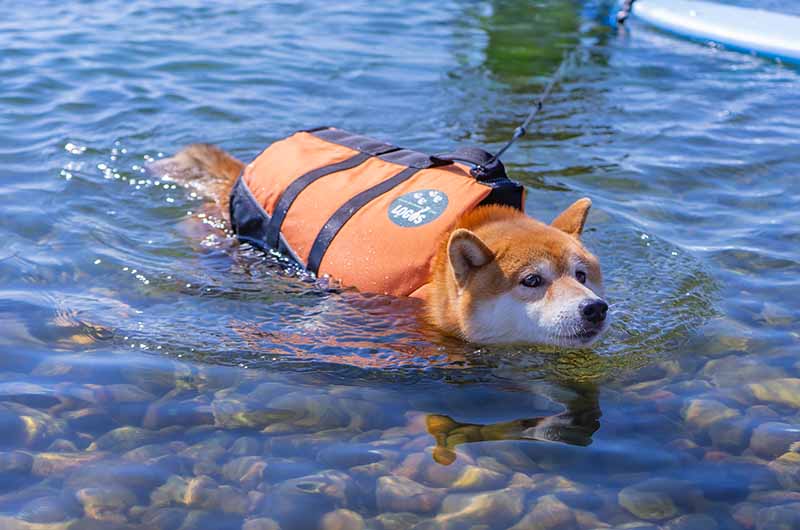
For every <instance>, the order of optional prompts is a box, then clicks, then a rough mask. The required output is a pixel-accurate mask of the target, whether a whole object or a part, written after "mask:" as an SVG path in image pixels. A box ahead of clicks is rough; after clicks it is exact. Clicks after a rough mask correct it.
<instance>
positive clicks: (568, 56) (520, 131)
mask: <svg viewBox="0 0 800 530" xmlns="http://www.w3.org/2000/svg"><path fill="white" fill-rule="evenodd" d="M577 51H578V49H577V48H574V49H573V50H571V51H570V52H569V53H565V54H564V58H563V59H561V64H559V65H558V69H557V70H556V71H555V73H554V74H553V75H552V77H551V78H550V81H548V82H547V85H546V86H545V88H544V91H543V92H542V94H541V95H540V96H539V98H538V99H537V100H536V101H535V102H534V104H533V108H532V109H531V111H530V113H529V114H528V117H527V118H525V121H523V122H522V124H521V125H520V126H519V127H517V128H516V129H514V134H513V135H512V136H511V139H510V140H509V141H508V142H506V145H504V146H503V147H502V148H501V149H500V150H499V151H497V153H495V154H494V155H492V157H491V158H490V159H489V160H488V161H487V162H486V163H485V164H482V166H484V167H486V166H491V165H492V164H493V163H494V162H496V161H497V159H498V158H500V156H501V155H502V154H503V153H505V152H506V151H507V150H508V148H509V147H511V146H512V145H514V142H516V141H517V140H519V139H520V138H522V137H523V136H525V134H526V133H527V132H528V127H529V126H530V124H531V122H533V120H534V118H536V115H537V114H539V111H541V110H542V108H543V107H544V103H545V101H547V98H548V97H549V96H550V93H551V92H552V91H553V88H554V87H555V86H556V85H557V84H558V83H560V82H561V80H562V79H563V77H564V72H566V70H567V66H569V65H571V64H572V63H573V62H574V60H575V57H576V56H577ZM476 169H484V168H476Z"/></svg>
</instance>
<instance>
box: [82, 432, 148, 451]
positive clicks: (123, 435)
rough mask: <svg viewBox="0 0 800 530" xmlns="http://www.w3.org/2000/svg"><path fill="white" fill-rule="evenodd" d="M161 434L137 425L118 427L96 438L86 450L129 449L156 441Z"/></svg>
mask: <svg viewBox="0 0 800 530" xmlns="http://www.w3.org/2000/svg"><path fill="white" fill-rule="evenodd" d="M160 437H161V436H160V435H159V433H158V432H155V431H150V430H148V429H142V428H139V427H130V426H128V427H119V428H117V429H114V430H112V431H109V432H107V433H106V434H104V435H103V436H101V437H100V438H98V439H96V440H95V441H94V442H93V443H92V444H91V445H89V447H88V448H87V450H88V451H97V450H112V451H114V452H123V451H130V450H131V449H134V448H136V447H139V446H142V445H147V444H151V443H153V442H157V441H158V440H159V438H160Z"/></svg>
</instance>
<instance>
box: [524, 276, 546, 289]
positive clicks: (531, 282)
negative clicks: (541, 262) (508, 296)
mask: <svg viewBox="0 0 800 530" xmlns="http://www.w3.org/2000/svg"><path fill="white" fill-rule="evenodd" d="M520 283H521V284H522V285H524V286H525V287H531V288H532V287H539V286H540V285H542V277H541V276H539V275H538V274H528V275H527V276H525V277H524V278H522V281H521V282H520Z"/></svg>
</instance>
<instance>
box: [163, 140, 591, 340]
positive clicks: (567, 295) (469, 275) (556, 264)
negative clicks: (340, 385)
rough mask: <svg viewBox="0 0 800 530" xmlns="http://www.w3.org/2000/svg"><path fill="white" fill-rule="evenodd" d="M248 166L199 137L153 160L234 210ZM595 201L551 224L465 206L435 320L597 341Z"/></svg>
mask: <svg viewBox="0 0 800 530" xmlns="http://www.w3.org/2000/svg"><path fill="white" fill-rule="evenodd" d="M244 167H245V166H244V164H243V163H242V162H241V161H239V160H237V159H236V158H234V157H233V156H231V155H229V154H228V153H226V152H225V151H223V150H222V149H220V148H218V147H216V146H213V145H209V144H194V145H191V146H189V147H187V148H185V149H184V150H182V151H181V152H179V153H178V154H176V155H175V156H173V157H172V158H168V159H164V160H161V161H159V162H157V163H156V165H155V167H154V168H153V169H154V170H155V171H157V172H160V173H162V174H168V175H169V176H170V177H171V178H173V179H175V180H178V181H182V182H184V183H186V184H188V185H191V186H193V187H194V188H195V189H197V190H199V191H200V192H201V193H203V194H204V195H206V196H208V197H210V198H212V199H213V200H214V201H215V202H216V204H217V205H218V206H219V207H220V209H221V212H220V213H221V214H222V216H223V217H226V218H227V215H228V198H229V194H230V189H231V187H232V185H233V183H234V181H235V180H236V178H237V177H238V176H239V175H240V174H241V172H242V170H243V169H244ZM590 206H591V201H589V199H580V200H578V201H577V202H575V203H574V204H573V205H572V206H570V207H569V208H567V210H565V211H564V212H562V214H560V215H559V216H558V217H557V218H556V219H555V220H554V221H553V223H551V224H550V225H547V224H544V223H542V222H539V221H537V220H535V219H531V218H530V217H528V216H526V215H525V214H524V213H522V212H520V211H518V210H515V209H513V208H510V207H506V206H497V205H490V206H482V207H479V208H476V209H475V210H473V211H471V212H469V213H467V214H466V215H464V216H463V217H462V218H461V219H460V220H459V221H458V222H457V223H456V225H455V226H454V227H453V229H452V230H451V231H450V232H449V233H448V234H447V235H446V236H445V237H443V239H442V241H441V243H440V245H439V249H438V252H437V255H436V257H435V258H434V261H433V263H432V267H431V270H432V274H431V281H430V284H429V286H428V292H427V297H426V316H427V319H428V321H429V322H430V323H431V324H432V325H434V326H435V327H437V328H439V329H440V330H442V331H443V332H444V333H446V334H448V335H452V336H456V337H459V338H462V339H465V340H469V341H473V342H479V343H509V342H540V343H541V342H545V343H549V344H554V345H561V346H584V345H587V344H590V343H591V342H593V341H594V340H595V339H596V338H597V337H599V336H600V335H601V334H602V332H603V331H605V328H606V325H605V323H604V324H603V326H601V327H600V328H598V329H592V330H590V333H593V335H592V336H590V337H585V336H582V335H581V334H582V333H584V332H585V331H586V330H585V329H584V326H585V324H586V323H585V322H583V323H582V321H581V319H580V317H579V315H578V314H579V304H580V303H581V302H583V301H586V300H599V299H600V297H602V296H603V288H602V281H603V278H602V273H601V271H600V265H599V263H598V261H597V259H596V258H595V257H594V256H593V255H592V254H591V253H589V252H588V251H587V250H586V249H585V248H584V247H583V245H582V244H581V242H580V234H581V232H582V230H583V226H584V223H585V221H586V216H587V214H588V211H589V208H590ZM576 266H579V267H580V268H581V270H584V271H585V272H586V275H587V281H586V284H585V285H584V284H581V283H579V282H578V281H577V280H576V278H575V272H576ZM531 272H536V273H541V274H544V275H545V276H547V277H548V278H547V279H548V284H547V286H546V289H544V288H542V289H538V290H530V289H527V288H523V287H521V286H520V281H521V279H522V278H523V277H524V276H525V275H526V274H530V273H531ZM534 291H535V292H534Z"/></svg>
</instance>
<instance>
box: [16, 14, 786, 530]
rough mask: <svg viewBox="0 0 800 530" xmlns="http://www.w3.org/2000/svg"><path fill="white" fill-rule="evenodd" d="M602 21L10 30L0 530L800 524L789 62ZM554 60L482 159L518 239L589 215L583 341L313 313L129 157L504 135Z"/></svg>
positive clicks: (520, 18) (341, 296) (204, 20)
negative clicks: (575, 347)
mask: <svg viewBox="0 0 800 530" xmlns="http://www.w3.org/2000/svg"><path fill="white" fill-rule="evenodd" d="M736 3H738V4H741V5H759V6H764V7H770V5H771V6H772V7H775V8H780V9H784V8H785V7H784V5H783V3H779V2H772V3H771V4H765V3H764V2H759V3H757V4H756V3H752V2H751V3H747V2H736ZM604 16H605V13H604V10H603V8H602V6H600V5H596V4H582V3H577V2H570V1H566V0H550V1H542V2H522V1H514V0H511V1H508V2H485V3H481V2H445V3H438V4H436V5H433V4H429V3H425V2H410V3H408V2H407V3H404V4H403V5H402V6H401V5H400V4H397V3H389V2H387V3H379V4H376V3H370V2H358V1H350V2H347V3H337V4H335V5H334V4H330V3H327V2H306V3H303V4H295V3H263V2H237V3H235V4H233V3H231V4H224V5H208V4H207V3H203V2H192V1H190V0H182V1H180V2H175V3H172V4H171V5H165V4H164V3H160V2H152V1H144V2H136V3H128V2H116V1H110V0H109V1H98V2H84V3H78V4H65V3H56V2H51V1H48V0H42V1H36V2H29V3H25V4H22V3H19V4H18V5H15V6H13V8H12V9H7V10H6V11H5V16H4V17H3V20H2V21H0V45H1V46H0V49H2V50H3V52H2V54H0V106H1V108H2V114H0V192H1V193H2V196H3V199H4V200H3V201H2V206H0V209H1V211H2V216H0V240H2V245H1V246H0V326H1V327H2V333H0V427H1V428H2V430H3V432H4V433H5V434H4V436H3V437H2V438H1V439H0V451H2V452H0V528H11V529H17V528H24V529H35V528H36V529H38V528H45V527H44V526H36V525H37V524H45V523H46V524H49V525H51V526H47V527H46V528H70V529H80V528H159V529H161V528H163V529H178V528H182V529H186V530H188V529H192V528H198V529H199V528H236V529H239V528H242V526H243V525H245V528H247V529H248V530H252V529H255V528H274V527H275V526H270V525H274V524H280V525H281V528H284V529H294V528H300V529H302V528H318V527H324V528H359V527H361V526H362V525H366V527H367V528H374V529H376V530H381V529H387V530H388V529H390V528H392V529H393V528H412V527H414V526H415V525H416V527H417V528H419V529H422V528H466V527H469V526H470V525H482V524H484V525H487V527H489V528H507V527H511V526H512V525H515V524H516V525H517V526H516V528H532V527H534V526H533V525H534V523H536V524H538V525H539V527H540V528H548V529H549V528H556V527H560V528H586V529H588V528H595V527H608V526H611V527H626V528H633V527H642V528H645V527H647V528H653V527H659V526H660V527H663V528H670V529H674V528H714V527H717V528H731V529H740V528H747V529H749V528H753V527H757V528H758V529H765V528H798V527H800V522H798V519H797V517H798V516H797V514H798V513H800V509H798V506H800V505H798V504H797V503H798V502H799V501H800V479H798V474H799V473H800V463H798V460H800V456H798V453H796V452H794V453H792V452H791V450H792V449H790V446H791V444H792V443H793V442H796V441H800V431H799V430H798V429H800V411H799V409H800V397H798V396H800V355H798V353H797V352H798V339H800V336H799V335H798V330H797V325H796V322H797V316H798V312H799V311H800V302H798V299H797V297H795V296H793V294H792V293H793V292H794V290H796V288H797V287H798V283H799V282H798V279H797V278H798V272H800V265H799V264H798V254H797V244H798V242H800V232H798V228H797V227H798V226H800V223H799V222H798V221H800V214H798V213H797V212H798V211H800V209H799V208H798V206H800V194H799V193H798V185H797V183H798V175H800V154H798V153H800V151H798V149H797V138H798V132H799V129H800V127H798V125H797V123H798V118H799V117H800V110H798V109H800V96H799V95H798V94H800V91H799V90H798V88H800V74H799V72H798V70H797V69H794V68H792V67H786V66H782V65H779V64H776V63H773V62H769V61H764V60H761V59H757V58H753V57H750V56H747V55H742V54H737V53H732V52H728V51H725V50H721V49H716V48H712V47H704V46H700V45H697V44H694V43H690V42H685V41H681V40H677V39H674V38H672V37H670V36H668V35H665V34H661V33H658V32H656V31H653V30H651V29H648V28H645V27H640V26H636V25H635V24H634V25H632V26H631V28H630V30H629V32H628V33H627V34H625V35H619V34H616V33H614V32H613V31H611V30H610V29H609V28H607V27H605V26H604V25H603V24H602V19H603V18H604ZM576 44H580V47H581V50H582V51H581V53H580V60H579V64H578V66H577V67H576V68H574V69H573V70H571V72H570V74H569V76H568V78H567V80H566V81H565V83H564V84H563V86H562V87H561V88H560V89H559V90H558V91H557V92H556V93H555V94H554V95H553V97H552V99H551V101H550V102H549V103H548V105H547V107H546V108H545V110H544V112H543V113H542V115H541V119H540V120H539V121H538V123H537V126H536V127H535V130H533V131H531V134H530V135H529V137H527V138H526V139H524V140H522V141H520V142H519V143H518V144H517V145H516V146H515V148H514V149H513V150H512V151H511V152H509V153H508V154H507V156H506V157H505V162H506V165H507V167H508V169H509V170H510V172H511V173H512V174H513V176H514V177H516V178H518V179H519V180H521V181H522V182H524V183H525V184H526V186H527V188H528V199H527V209H528V212H529V213H530V214H532V215H534V216H536V217H539V218H542V219H551V218H552V217H554V216H555V215H556V214H557V213H558V212H559V211H560V209H562V208H563V207H565V206H566V205H568V204H570V203H571V202H572V201H573V200H575V199H577V198H579V197H581V196H590V197H591V198H592V200H593V201H594V208H593V211H592V213H591V215H590V218H589V222H588V227H589V229H588V232H587V233H586V235H585V240H586V242H587V245H588V246H589V247H590V248H591V249H592V250H593V251H594V252H595V253H596V254H597V255H598V256H599V257H600V258H601V262H602V263H603V267H604V273H605V276H606V278H607V280H606V281H607V291H608V299H609V300H610V301H611V303H612V312H613V316H614V325H613V327H612V330H611V331H610V333H609V334H608V336H607V337H606V338H605V339H604V340H602V341H601V342H600V343H599V344H598V345H597V347H596V348H594V349H592V350H585V351H569V352H563V351H562V352H559V351H552V350H548V349H543V348H534V347H532V348H522V347H514V348H479V347H476V346H474V345H469V344H463V343H460V342H458V341H454V340H451V339H446V338H443V337H440V336H439V335H437V333H436V332H435V331H434V330H430V329H426V328H425V327H424V326H422V325H421V324H420V323H419V322H418V320H417V314H418V312H419V306H417V305H416V304H415V303H414V302H413V301H408V300H393V299H389V298H384V297H375V296H366V295H360V294H358V293H355V292H352V291H343V292H326V291H323V290H321V289H319V288H318V287H316V286H315V285H314V283H313V281H311V280H310V279H309V278H306V277H304V276H303V275H302V274H300V273H298V271H296V270H295V269H293V268H292V267H291V266H290V264H288V263H287V262H286V261H285V260H282V259H280V258H279V257H275V256H264V255H262V254H260V253H258V252H255V251H253V250H251V249H248V248H245V247H243V246H239V245H238V244H237V243H236V242H235V241H233V240H231V238H230V237H229V236H228V235H227V233H226V232H225V230H224V229H225V225H224V222H221V221H220V220H219V219H216V218H215V217H214V215H213V209H209V207H208V201H207V200H206V199H205V198H203V197H201V196H198V195H197V193H195V192H193V190H190V189H184V188H182V187H180V186H175V185H174V183H170V182H164V181H161V180H160V179H159V178H158V176H157V175H150V174H148V173H147V172H146V171H145V169H144V167H145V166H146V164H147V163H148V162H149V161H152V160H157V159H158V158H160V157H162V156H166V155H168V154H171V153H173V152H175V151H176V150H177V149H179V148H180V147H181V146H183V145H185V144H187V143H191V142H195V141H207V142H212V143H217V144H220V145H221V146H223V147H224V148H226V149H227V150H229V151H231V152H232V153H234V154H236V155H237V156H239V157H240V158H242V159H245V160H249V159H252V157H253V156H255V155H256V154H257V153H258V152H259V150H261V149H263V148H264V146H266V145H267V144H268V143H269V142H271V141H273V140H276V139H278V138H281V137H282V136H285V135H286V134H289V133H290V132H292V131H294V130H296V129H299V128H306V127H310V126H315V125H319V124H335V125H339V126H341V127H344V128H347V129H350V130H353V131H357V132H360V133H363V134H368V135H373V136H376V137H379V138H383V139H386V140H388V141H391V142H393V143H396V144H400V145H404V146H409V147H412V148H416V149H419V150H425V151H428V152H436V151H441V150H444V149H447V148H450V147H452V146H454V145H458V144H464V143H469V144H478V145H484V146H488V147H489V148H493V149H497V148H498V147H499V146H500V145H502V143H503V142H504V141H505V139H506V138H507V137H508V135H509V134H510V132H511V131H512V130H513V128H514V126H515V125H516V124H517V123H518V122H519V121H521V120H522V119H523V118H524V116H525V115H526V114H527V111H528V105H529V103H530V98H531V95H532V94H535V93H537V91H539V90H541V88H542V85H543V82H544V81H545V79H546V76H547V75H548V74H549V73H550V72H552V71H553V70H554V69H555V68H556V66H557V64H558V61H559V60H560V57H561V54H562V52H563V50H564V49H567V48H569V47H571V46H574V45H576ZM193 193H194V195H193ZM542 418H544V419H542ZM793 448H794V449H793V450H794V451H797V450H798V447H797V445H795V446H793ZM337 524H338V525H339V526H336V525H337ZM320 525H321V526H320ZM626 525H628V526H626ZM637 525H638V526H637ZM781 525H783V526H781Z"/></svg>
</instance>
